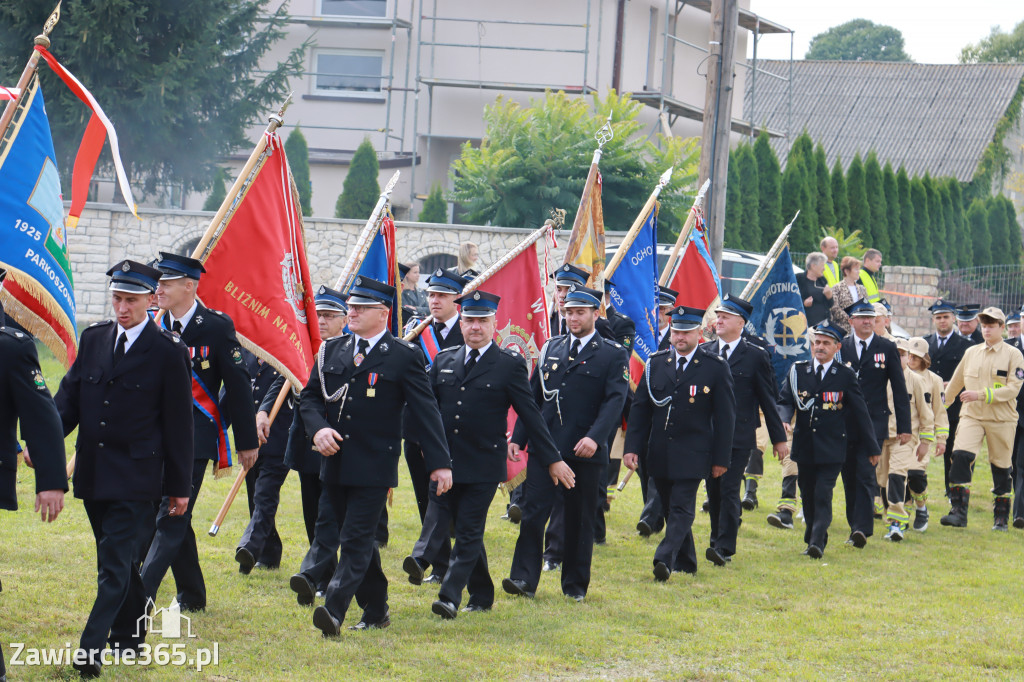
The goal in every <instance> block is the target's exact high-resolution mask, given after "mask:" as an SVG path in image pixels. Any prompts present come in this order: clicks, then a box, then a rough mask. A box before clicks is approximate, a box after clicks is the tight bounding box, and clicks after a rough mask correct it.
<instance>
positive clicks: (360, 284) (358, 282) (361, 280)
mask: <svg viewBox="0 0 1024 682" xmlns="http://www.w3.org/2000/svg"><path fill="white" fill-rule="evenodd" d="M356 286H357V287H361V286H363V278H362V277H356Z"/></svg>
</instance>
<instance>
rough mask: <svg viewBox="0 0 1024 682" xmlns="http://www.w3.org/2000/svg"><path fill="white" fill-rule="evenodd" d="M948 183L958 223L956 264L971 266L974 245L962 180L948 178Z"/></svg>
mask: <svg viewBox="0 0 1024 682" xmlns="http://www.w3.org/2000/svg"><path fill="white" fill-rule="evenodd" d="M946 184H947V185H948V186H949V198H950V201H951V202H952V203H953V220H954V221H955V224H956V233H957V236H956V264H957V267H960V268H969V267H971V265H972V264H973V263H974V245H973V244H972V243H971V235H970V230H969V229H968V227H967V208H966V207H965V206H964V196H963V192H962V191H961V187H960V181H959V180H957V179H956V178H947V179H946Z"/></svg>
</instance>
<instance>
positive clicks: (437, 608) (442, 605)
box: [430, 599, 459, 620]
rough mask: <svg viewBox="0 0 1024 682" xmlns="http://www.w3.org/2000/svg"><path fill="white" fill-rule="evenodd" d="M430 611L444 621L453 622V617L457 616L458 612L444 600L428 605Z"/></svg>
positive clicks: (453, 605) (451, 604)
mask: <svg viewBox="0 0 1024 682" xmlns="http://www.w3.org/2000/svg"><path fill="white" fill-rule="evenodd" d="M430 610H431V611H433V612H434V613H436V614H437V615H439V616H441V617H442V618H444V619H445V620H453V619H454V618H455V616H457V615H459V610H458V608H457V607H456V606H455V604H453V603H451V602H450V601H445V600H444V599H438V600H437V601H435V602H434V603H433V604H431V605H430Z"/></svg>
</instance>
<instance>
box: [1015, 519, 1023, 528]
mask: <svg viewBox="0 0 1024 682" xmlns="http://www.w3.org/2000/svg"><path fill="white" fill-rule="evenodd" d="M1013 527H1014V528H1024V516H1018V517H1017V518H1015V519H1014V520H1013Z"/></svg>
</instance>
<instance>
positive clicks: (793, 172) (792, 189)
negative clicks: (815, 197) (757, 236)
mask: <svg viewBox="0 0 1024 682" xmlns="http://www.w3.org/2000/svg"><path fill="white" fill-rule="evenodd" d="M808 194H809V191H808V187H807V170H806V168H805V167H804V160H803V157H801V156H799V155H797V156H790V158H789V161H787V162H786V170H785V172H784V173H783V174H782V215H783V220H786V221H789V220H792V218H793V216H794V215H795V214H796V212H797V211H800V215H799V217H798V218H797V220H796V223H794V225H793V229H792V230H791V231H790V233H789V243H790V245H791V246H792V247H793V251H796V252H797V253H807V252H809V251H813V250H814V249H815V248H817V236H818V226H817V215H816V214H815V213H814V212H813V211H811V210H809V209H808V208H807V206H808V205H809V204H810V197H809V196H808ZM776 236H777V235H776Z"/></svg>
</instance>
